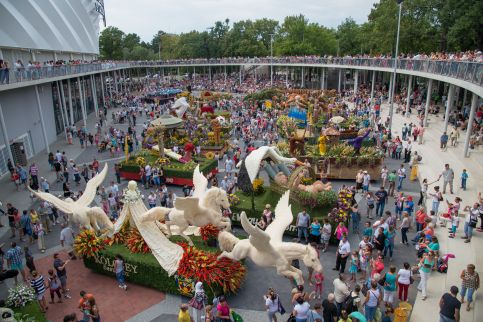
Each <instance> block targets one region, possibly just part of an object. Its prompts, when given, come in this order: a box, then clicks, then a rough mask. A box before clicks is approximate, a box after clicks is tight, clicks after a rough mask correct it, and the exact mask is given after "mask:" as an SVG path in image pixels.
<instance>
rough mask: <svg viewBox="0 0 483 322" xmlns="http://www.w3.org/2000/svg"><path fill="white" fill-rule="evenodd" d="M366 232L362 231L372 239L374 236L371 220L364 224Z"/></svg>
mask: <svg viewBox="0 0 483 322" xmlns="http://www.w3.org/2000/svg"><path fill="white" fill-rule="evenodd" d="M364 227H365V228H364V232H363V233H362V235H363V236H368V237H369V241H370V240H371V237H372V233H373V231H372V223H371V222H370V221H366V223H365V224H364Z"/></svg>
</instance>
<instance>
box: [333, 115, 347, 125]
mask: <svg viewBox="0 0 483 322" xmlns="http://www.w3.org/2000/svg"><path fill="white" fill-rule="evenodd" d="M329 122H331V123H334V124H339V123H342V122H344V118H343V117H342V116H334V117H333V118H331V119H330V120H329Z"/></svg>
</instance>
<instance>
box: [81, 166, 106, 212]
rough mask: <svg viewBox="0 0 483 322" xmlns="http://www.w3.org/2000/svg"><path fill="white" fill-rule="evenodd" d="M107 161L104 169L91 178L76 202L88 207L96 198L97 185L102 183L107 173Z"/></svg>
mask: <svg viewBox="0 0 483 322" xmlns="http://www.w3.org/2000/svg"><path fill="white" fill-rule="evenodd" d="M107 168H108V167H107V163H105V164H104V169H102V171H101V172H100V173H98V174H97V175H96V176H95V177H94V178H92V179H91V180H89V181H88V182H87V184H86V189H85V190H84V193H83V194H82V196H81V197H80V198H79V199H77V201H76V204H78V205H80V206H84V207H88V206H89V205H90V204H91V202H92V201H93V200H94V198H95V196H96V192H97V187H99V186H100V185H101V183H102V182H103V181H104V179H105V178H106V175H107Z"/></svg>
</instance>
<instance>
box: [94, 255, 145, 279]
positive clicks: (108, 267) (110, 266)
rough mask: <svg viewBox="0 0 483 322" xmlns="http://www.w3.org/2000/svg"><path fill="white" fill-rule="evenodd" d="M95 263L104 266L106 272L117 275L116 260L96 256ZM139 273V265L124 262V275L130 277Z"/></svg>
mask: <svg viewBox="0 0 483 322" xmlns="http://www.w3.org/2000/svg"><path fill="white" fill-rule="evenodd" d="M94 261H95V262H96V264H99V265H102V269H103V270H105V271H106V272H113V273H115V271H114V261H115V259H114V258H110V257H107V256H104V255H99V254H94ZM137 273H138V266H137V265H133V264H130V263H127V262H126V261H124V275H126V276H130V275H132V274H137Z"/></svg>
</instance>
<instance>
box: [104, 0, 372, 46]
mask: <svg viewBox="0 0 483 322" xmlns="http://www.w3.org/2000/svg"><path fill="white" fill-rule="evenodd" d="M375 2H378V0H238V1H236V0H104V7H105V12H106V20H107V25H108V26H115V27H118V28H119V29H121V30H122V31H124V32H125V33H136V34H138V35H139V36H140V37H141V40H144V41H151V39H152V38H153V35H155V34H156V33H157V32H158V30H163V31H164V32H167V33H182V32H189V31H191V30H198V31H204V30H207V28H208V27H210V26H213V25H214V23H215V21H218V20H219V21H224V20H225V19H226V18H228V19H230V22H231V23H232V22H236V21H239V20H246V19H251V20H255V19H259V18H270V19H275V20H278V21H280V22H281V21H283V19H284V18H285V17H286V16H291V15H298V14H303V15H305V16H306V17H307V18H308V19H309V21H310V22H317V23H319V24H321V25H324V26H326V27H329V28H336V27H337V26H338V25H339V24H340V23H341V22H342V21H343V20H344V19H345V18H346V17H352V18H353V19H354V20H355V21H356V22H357V23H362V22H365V21H367V15H368V14H369V12H370V10H371V8H372V6H373V3H375Z"/></svg>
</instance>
